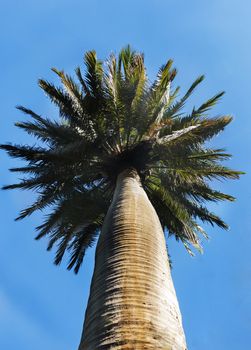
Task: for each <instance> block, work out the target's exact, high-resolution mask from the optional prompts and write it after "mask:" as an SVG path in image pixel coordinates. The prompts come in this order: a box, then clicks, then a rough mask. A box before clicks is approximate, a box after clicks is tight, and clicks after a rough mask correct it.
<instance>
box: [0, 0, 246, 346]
mask: <svg viewBox="0 0 251 350" xmlns="http://www.w3.org/2000/svg"><path fill="white" fill-rule="evenodd" d="M0 17H1V18H0V23H1V24H0V25H1V31H0V39H1V40H0V43H1V55H0V63H1V68H2V69H1V84H2V88H1V91H0V97H1V118H0V124H1V127H0V142H1V143H3V142H7V141H13V142H20V143H28V142H31V141H30V139H29V138H28V137H27V136H26V135H25V134H23V133H22V132H21V131H19V130H17V129H16V128H15V127H14V126H13V124H14V122H16V121H18V120H22V119H23V116H22V115H21V114H20V112H18V111H17V110H15V108H14V107H15V105H17V104H22V105H25V106H27V107H30V108H32V109H34V110H35V111H38V112H39V113H41V114H44V115H46V116H52V117H54V116H55V115H56V111H55V109H54V108H53V107H52V106H51V105H50V103H49V101H48V99H47V98H46V97H45V96H44V94H43V93H42V92H41V91H40V90H39V88H38V87H37V85H36V82H37V79H38V78H40V77H43V78H46V79H49V80H53V81H55V78H54V76H53V74H52V73H51V72H50V69H49V68H50V67H53V66H56V67H57V68H64V69H65V71H67V72H70V73H72V72H73V71H74V68H75V67H76V66H78V65H79V64H82V57H83V54H84V52H85V51H86V50H89V49H93V48H94V49H96V51H97V53H98V55H99V57H100V58H102V59H105V58H106V57H107V56H108V55H109V54H110V53H111V52H112V51H113V52H115V53H116V52H118V51H119V50H120V49H121V48H122V47H123V46H125V45H126V44H128V43H130V44H131V45H132V46H133V47H134V48H135V49H137V50H140V51H143V52H144V53H145V58H146V65H147V67H148V74H149V77H150V78H153V77H154V75H155V74H156V72H157V70H158V68H159V66H160V65H161V64H162V63H164V62H165V61H166V60H167V59H168V58H173V59H174V62H175V66H176V67H177V68H178V72H179V74H178V77H177V79H176V81H177V84H180V85H181V86H182V87H184V88H186V87H188V86H189V84H190V83H191V82H192V81H193V79H194V78H196V77H197V76H198V75H199V74H201V73H205V74H206V80H205V82H203V84H202V86H201V87H200V89H198V90H197V92H196V93H195V95H194V97H193V99H192V101H191V106H192V105H193V104H199V103H200V102H202V101H203V99H206V98H208V97H211V96H212V95H213V94H214V93H216V92H218V91H221V90H226V92H227V93H226V95H225V97H224V99H223V100H222V102H221V103H220V104H219V105H218V106H217V107H216V109H215V113H216V114H218V113H227V114H232V115H234V117H235V118H234V121H233V123H232V124H231V125H230V126H229V127H228V129H227V130H226V132H224V134H221V135H219V136H218V137H217V138H215V140H214V145H216V146H217V147H218V146H219V147H225V146H226V147H227V150H228V151H229V152H230V153H232V154H233V158H232V160H231V161H230V162H229V163H228V165H230V166H232V167H234V168H236V169H239V170H244V171H246V172H247V175H245V176H243V177H242V178H241V180H240V181H238V182H237V181H234V182H229V183H226V182H223V183H220V184H215V185H216V186H217V187H218V188H220V189H222V190H225V191H227V192H229V193H231V194H232V195H235V196H236V197H237V198H238V200H237V202H236V203H234V204H233V203H230V204H220V205H217V206H215V207H212V209H213V210H215V211H217V213H218V214H220V215H222V217H223V218H224V219H225V220H226V221H227V222H228V223H229V224H230V228H231V229H230V230H229V231H228V232H224V231H221V230H220V229H218V228H215V229H212V228H210V227H208V232H209V235H210V237H211V239H210V241H209V242H206V243H205V244H204V250H205V253H204V254H203V255H196V257H195V258H191V257H190V256H188V254H187V253H186V252H185V250H184V248H183V247H182V246H181V245H179V244H177V243H176V242H175V241H174V240H172V239H171V240H170V241H169V249H170V253H171V256H172V260H173V265H174V268H173V278H174V283H175V286H176V291H177V295H178V298H179V301H180V307H181V311H182V314H183V322H184V327H185V332H186V336H187V342H188V347H189V350H202V349H203V350H209V349H210V350H211V349H214V350H223V349H228V350H236V349H238V350H246V349H247V348H248V347H249V344H250V343H251V332H250V326H251V265H250V258H249V255H250V250H251V237H250V199H251V190H250V180H251V179H250V160H249V154H250V151H251V147H250V139H251V138H250V135H251V118H250V100H251V95H250V81H251V66H250V62H251V46H250V39H251V27H250V18H251V3H250V1H248V0H239V1H235V0H218V1H216V0H211V1H201V0H200V1H199V0H197V1H196V0H191V1H185V0H184V1H181V0H176V1H168V0H138V1H137V0H134V1H132V0H127V1H120V0H117V1H115V0H106V1H102V0H92V1H84V0H82V1H80V0H73V1H65V0H60V1H59V0H54V1H49V0H43V1H28V0H22V1H21V0H20V1H18V0H12V1H11V0H10V1H9V2H4V3H3V4H2V5H1V14H0ZM0 162H1V163H0V164H1V184H7V183H11V182H15V181H16V175H14V174H10V173H9V172H8V171H7V169H8V168H9V167H12V166H14V165H15V164H16V162H15V161H14V160H11V159H8V158H7V156H5V154H3V152H1V154H0ZM32 199H33V194H32V193H25V192H18V191H16V192H1V193H0V203H1V212H0V215H1V223H2V225H1V235H0V276H1V278H0V348H1V349H6V350H15V349H17V348H18V349H19V350H34V349H36V350H42V349H43V350H44V349H46V350H68V349H77V346H78V342H79V338H80V333H81V328H82V322H83V317H84V310H85V306H86V301H87V297H88V291H89V283H90V278H91V273H92V268H93V251H90V252H89V253H88V254H87V258H86V260H85V264H84V266H83V268H82V269H81V271H80V273H79V274H78V275H77V276H75V275H74V274H73V273H72V272H68V271H66V269H65V265H64V264H62V266H60V267H55V266H54V265H53V264H52V260H53V255H52V254H51V253H47V252H46V251H45V247H46V241H40V242H36V241H34V240H33V237H34V227H35V226H36V225H37V224H38V223H39V222H40V221H41V214H36V215H34V216H33V217H31V218H29V219H28V220H25V221H23V222H14V221H13V219H14V217H15V216H16V214H17V213H18V211H19V210H20V209H22V208H23V207H25V206H26V205H28V204H29V203H30V202H31V201H32Z"/></svg>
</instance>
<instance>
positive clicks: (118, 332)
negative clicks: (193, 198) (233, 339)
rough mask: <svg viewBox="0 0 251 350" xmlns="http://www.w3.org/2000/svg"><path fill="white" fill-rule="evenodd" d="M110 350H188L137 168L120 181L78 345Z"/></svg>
mask: <svg viewBox="0 0 251 350" xmlns="http://www.w3.org/2000/svg"><path fill="white" fill-rule="evenodd" d="M106 349H113V350H125V349H126V350H129V349H130V350H141V349H149V350H153V349H154V350H157V349H165V350H185V349H187V347H186V341H185V336H184V331H183V328H182V321H181V314H180V311H179V306H178V302H177V298H176V293H175V290H174V287H173V282H172V278H171V273H170V267H169V262H168V256H167V251H166V244H165V238H164V234H163V230H162V227H161V224H160V222H159V219H158V216H157V214H156V212H155V210H154V208H153V206H152V204H151V203H150V201H149V199H148V197H147V195H146V193H145V191H144V190H143V188H142V186H141V182H140V178H139V176H138V174H137V172H136V171H135V170H134V169H127V170H124V171H123V172H122V173H121V174H120V175H119V176H118V179H117V184H116V189H115V193H114V197H113V201H112V203H111V205H110V208H109V210H108V213H107V215H106V218H105V221H104V225H103V228H102V232H101V234H100V238H99V241H98V244H97V249H96V257H95V269H94V274H93V278H92V283H91V290H90V296H89V301H88V306H87V310H86V314H85V321H84V328H83V334H82V339H81V342H80V345H79V350H106Z"/></svg>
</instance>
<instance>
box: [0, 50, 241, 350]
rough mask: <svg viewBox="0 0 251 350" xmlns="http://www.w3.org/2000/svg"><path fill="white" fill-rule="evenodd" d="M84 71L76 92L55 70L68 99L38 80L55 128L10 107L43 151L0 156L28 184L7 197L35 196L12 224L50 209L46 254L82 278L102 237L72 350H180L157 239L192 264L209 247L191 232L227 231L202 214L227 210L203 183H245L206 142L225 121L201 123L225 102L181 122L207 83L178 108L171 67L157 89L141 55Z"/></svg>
mask: <svg viewBox="0 0 251 350" xmlns="http://www.w3.org/2000/svg"><path fill="white" fill-rule="evenodd" d="M84 61H85V67H86V69H85V73H84V74H82V73H81V70H80V68H77V69H76V76H77V78H78V83H76V82H75V81H74V79H73V78H72V77H71V76H69V75H67V74H65V73H64V71H62V70H57V69H55V68H53V69H52V70H53V71H54V72H55V73H56V74H57V75H58V76H59V78H60V80H61V82H62V86H63V87H57V86H55V85H53V84H52V83H50V82H48V81H45V80H39V86H40V87H41V88H42V89H43V90H44V91H45V93H46V94H47V95H48V97H49V98H50V99H51V101H52V102H53V103H55V105H56V106H57V107H58V109H59V115H60V119H59V120H57V121H55V120H51V119H47V118H45V117H42V116H40V115H38V114H36V113H35V112H33V111H32V110H30V109H27V108H25V107H22V106H18V107H17V108H18V109H19V110H21V111H22V112H24V113H25V114H27V115H29V117H31V119H30V120H28V121H25V122H19V123H17V124H16V125H17V126H18V127H19V128H21V129H24V130H25V131H26V132H28V133H29V134H31V135H34V136H35V137H36V138H37V139H38V140H39V141H41V142H42V146H41V145H40V143H39V144H38V145H34V146H27V145H12V144H5V145H2V146H1V148H2V149H4V150H6V151H7V152H8V153H9V155H10V156H12V157H16V158H21V159H23V160H25V161H26V164H25V166H23V167H19V168H13V169H11V171H14V172H20V173H23V174H24V178H23V179H22V180H21V181H20V182H19V183H17V184H13V185H8V186H5V187H4V189H16V188H19V189H28V190H35V191H36V192H37V193H38V197H37V199H36V201H35V202H34V203H33V204H32V205H31V206H29V207H28V208H26V209H24V210H23V211H22V212H21V213H20V215H19V216H18V218H17V220H19V219H23V218H25V217H27V216H29V215H31V214H32V213H33V212H34V211H37V210H44V209H45V208H48V207H50V212H49V214H46V215H45V219H44V222H43V223H42V224H41V225H40V226H38V227H37V231H38V235H37V236H36V239H40V238H42V237H45V236H47V237H48V238H49V244H48V250H51V249H52V247H53V246H55V245H56V246H57V250H56V256H55V260H54V262H55V264H60V262H61V261H62V258H63V256H64V255H65V253H66V252H68V254H70V258H69V264H68V269H72V268H74V271H75V272H76V273H77V272H78V271H79V268H80V266H81V264H82V261H83V258H84V255H85V252H86V249H87V248H88V247H91V246H92V245H93V243H94V242H95V240H96V238H97V236H98V235H99V240H98V243H97V248H96V257H95V269H94V274H93V278H92V284H91V290H90V297H89V302H88V307H87V311H86V315H85V322H84V327H83V335H82V338H81V342H80V346H79V350H87V349H88V350H94V349H98V350H101V349H102V350H103V349H121V350H122V349H166V350H168V349H172V350H174V349H177V350H178V349H179V350H181V349H182V350H184V349H186V341H185V336H184V332H183V329H182V322H181V315H180V311H179V306H178V302H177V298H176V295H175V290H174V287H173V283H172V279H171V274H170V264H169V260H168V254H167V250H166V243H165V238H164V233H163V230H164V232H166V233H168V236H172V235H173V236H175V238H176V239H177V240H178V241H181V242H182V243H183V244H184V246H185V247H186V249H187V250H188V252H189V253H190V254H193V252H192V249H191V247H192V246H193V247H195V248H197V249H198V250H201V249H202V248H201V244H200V242H201V238H200V236H201V235H202V236H204V237H207V235H206V233H205V231H204V230H203V229H202V228H201V226H200V225H199V223H198V220H199V222H200V221H202V222H206V223H210V224H211V225H218V226H219V227H221V228H224V229H226V228H227V225H226V223H225V222H224V221H223V220H222V219H221V218H219V217H218V216H217V215H216V214H214V213H211V212H210V211H209V210H208V209H207V208H206V206H205V202H207V201H213V202H217V201H222V200H228V201H233V200H234V198H233V197H232V196H230V195H228V194H225V193H222V192H220V191H218V190H214V189H212V188H211V187H210V186H209V182H210V180H212V179H237V178H238V177H239V175H240V172H238V171H234V170H231V169H229V168H227V167H225V166H223V165H222V164H221V161H222V160H225V159H227V158H229V156H230V155H229V154H227V153H225V151H224V150H223V149H214V148H210V147H209V146H208V145H205V142H206V141H207V140H209V139H211V138H212V137H213V136H214V135H216V134H218V133H219V132H220V131H222V130H223V129H224V128H225V126H226V125H228V124H229V123H230V121H231V120H232V118H231V117H230V116H218V117H214V118H209V117H208V111H209V109H210V108H211V107H213V106H214V105H215V104H216V103H217V102H218V100H219V99H220V98H221V97H222V95H223V93H222V92H221V93H218V94H217V95H215V96H213V97H212V98H210V99H209V100H207V101H206V102H204V103H203V104H202V105H201V106H200V107H198V108H193V109H192V111H191V113H189V114H185V113H184V112H182V110H183V107H184V105H185V103H186V101H187V99H188V98H189V96H190V95H191V94H192V92H193V91H194V89H195V88H196V87H197V86H198V85H199V83H201V82H202V80H203V79H204V77H203V76H200V77H199V78H198V79H196V80H195V82H194V83H193V84H192V85H191V87H190V88H189V89H188V91H187V92H186V93H185V94H184V96H182V97H179V98H178V97H177V96H178V92H179V88H176V89H173V88H172V86H171V84H172V81H173V80H174V78H175V76H176V69H174V68H172V61H171V60H169V61H168V62H167V63H166V64H165V65H163V66H162V67H161V68H160V70H159V72H158V75H157V78H156V80H155V81H154V82H153V83H150V82H149V79H148V78H147V75H146V69H145V65H144V56H143V54H140V53H137V52H135V51H133V50H132V49H130V47H129V46H128V47H126V48H124V49H123V50H122V51H121V52H120V54H119V55H118V57H117V58H116V57H115V56H114V55H111V56H110V58H109V60H108V61H107V62H106V65H105V67H104V65H103V63H102V62H101V61H100V60H98V59H97V56H96V53H95V51H89V52H87V53H86V54H85V58H84ZM100 232H101V233H100Z"/></svg>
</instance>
